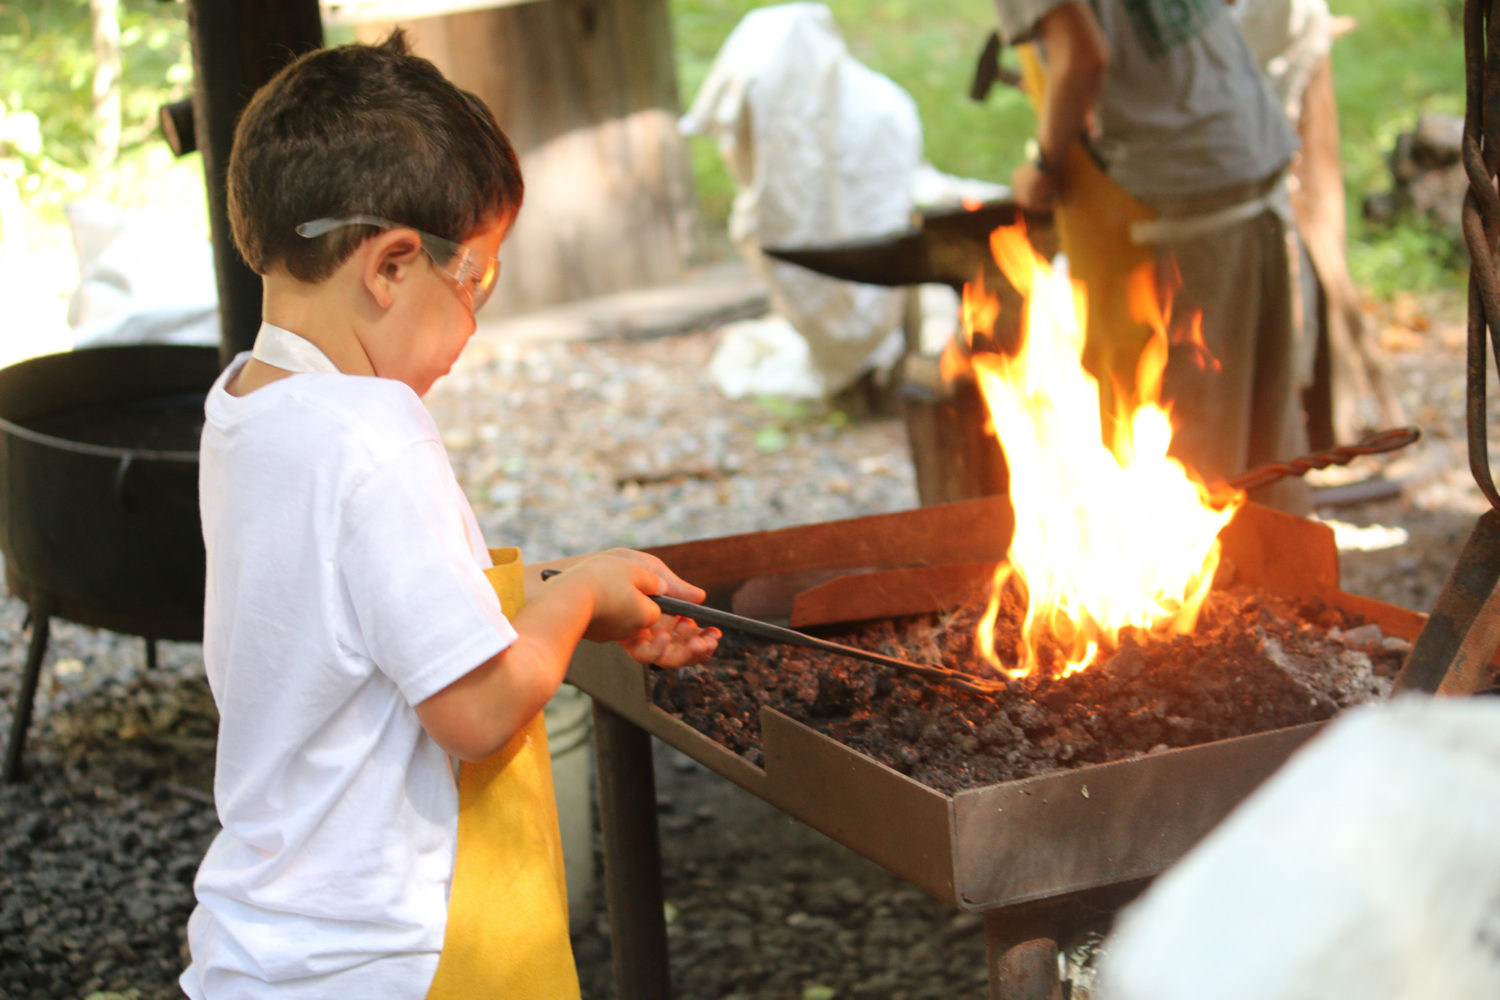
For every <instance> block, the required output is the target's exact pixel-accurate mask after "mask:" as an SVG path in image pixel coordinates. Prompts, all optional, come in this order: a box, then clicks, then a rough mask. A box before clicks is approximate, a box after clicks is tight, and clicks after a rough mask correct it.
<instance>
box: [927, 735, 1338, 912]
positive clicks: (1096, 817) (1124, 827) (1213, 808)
mask: <svg viewBox="0 0 1500 1000" xmlns="http://www.w3.org/2000/svg"><path fill="white" fill-rule="evenodd" d="M1321 727H1322V723H1311V724H1308V725H1304V726H1294V727H1291V728H1288V729H1278V730H1274V731H1271V732H1267V733H1258V734H1256V735H1253V736H1243V737H1239V738H1237V739H1232V740H1222V741H1219V742H1217V743H1205V744H1200V745H1198V746H1193V747H1184V748H1182V749H1178V750H1164V751H1161V752H1159V753H1155V754H1151V755H1149V756H1146V757H1136V758H1132V759H1130V760H1124V761H1118V762H1116V763H1113V764H1099V765H1096V766H1093V767H1085V768H1079V769H1077V770H1073V771H1063V772H1058V773H1054V774H1045V775H1040V776H1038V777H1035V778H1028V779H1025V780H1022V781H1011V782H1006V783H1004V784H1001V785H991V786H989V787H987V788H977V789H971V790H969V791H964V792H959V793H958V794H957V795H955V796H954V797H953V813H954V824H955V831H954V842H955V860H954V869H955V871H956V872H957V873H958V879H959V881H958V887H957V888H958V893H957V896H958V898H957V901H956V905H958V906H960V907H962V908H965V909H973V910H982V909H990V908H992V907H997V906H1011V905H1015V904H1018V903H1024V902H1029V901H1032V900H1038V899H1045V898H1049V897H1053V896H1061V895H1065V894H1067V893H1072V892H1077V891H1079V890H1083V889H1093V888H1098V887H1102V886H1108V885H1115V884H1118V883H1122V882H1128V881H1132V880H1134V879H1138V878H1143V877H1147V876H1151V875H1155V874H1157V873H1159V872H1161V871H1162V870H1163V869H1165V868H1166V867H1167V866H1168V865H1170V864H1172V863H1173V862H1174V861H1176V860H1177V859H1178V858H1179V857H1181V856H1182V854H1183V853H1184V852H1185V851H1187V849H1188V848H1190V847H1191V846H1193V844H1195V843H1197V842H1198V840H1199V839H1201V838H1202V837H1203V835H1204V834H1206V833H1207V832H1208V831H1209V830H1211V829H1212V828H1213V827H1214V825H1215V824H1217V823H1218V822H1219V821H1220V820H1222V819H1223V818H1224V817H1225V816H1226V815H1227V814H1228V813H1229V811H1230V810H1231V809H1233V808H1234V807H1235V805H1236V804H1237V803H1239V802H1240V800H1242V799H1243V798H1244V797H1245V796H1246V795H1248V794H1249V793H1250V792H1251V791H1252V790H1253V789H1254V788H1255V787H1256V786H1257V785H1259V784H1260V783H1261V782H1262V781H1263V780H1264V779H1265V778H1266V777H1267V776H1269V775H1270V774H1271V772H1272V771H1274V770H1275V769H1276V768H1277V767H1279V766H1280V765H1281V764H1282V762H1283V761H1285V760H1286V758H1287V757H1288V756H1289V755H1290V754H1291V753H1292V752H1293V751H1294V750H1296V749H1297V747H1299V746H1301V745H1302V744H1303V743H1304V742H1305V741H1306V740H1307V739H1309V738H1310V737H1311V736H1312V735H1313V734H1314V733H1316V732H1317V731H1318V730H1319V729H1320V728H1321Z"/></svg>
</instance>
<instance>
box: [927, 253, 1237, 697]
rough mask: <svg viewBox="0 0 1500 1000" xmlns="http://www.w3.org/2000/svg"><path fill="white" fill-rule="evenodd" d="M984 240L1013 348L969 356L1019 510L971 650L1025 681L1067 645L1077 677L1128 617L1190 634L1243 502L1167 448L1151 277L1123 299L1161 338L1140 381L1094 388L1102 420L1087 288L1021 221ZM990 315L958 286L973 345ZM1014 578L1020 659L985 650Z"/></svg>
mask: <svg viewBox="0 0 1500 1000" xmlns="http://www.w3.org/2000/svg"><path fill="white" fill-rule="evenodd" d="M990 243H991V249H992V250H993V252H994V255H995V260H996V262H997V263H998V264H999V265H1000V269H1001V271H1002V272H1003V273H1004V274H1005V276H1006V278H1007V279H1008V280H1009V281H1010V283H1011V284H1012V285H1013V286H1014V287H1015V288H1016V290H1017V291H1018V292H1020V294H1021V296H1022V297H1023V298H1024V299H1025V300H1026V305H1025V310H1024V314H1023V317H1022V334H1021V343H1020V347H1019V349H1018V351H1017V353H1016V354H1014V355H1013V356H1007V355H1001V354H993V353H974V354H972V355H971V356H970V358H969V363H970V364H971V365H972V368H973V371H974V374H975V377H976V378H977V380H978V383H979V387H980V390H981V392H982V393H983V396H984V399H985V403H986V405H987V406H988V408H989V413H990V420H991V423H992V428H991V429H992V430H993V431H994V433H995V435H996V437H997V438H998V439H999V440H1000V442H1001V443H1002V446H1003V447H1004V449H1005V458H1006V462H1007V464H1008V465H1009V467H1010V501H1011V506H1012V508H1013V509H1014V512H1015V534H1014V537H1013V539H1012V541H1011V546H1010V551H1009V553H1008V564H1007V565H1006V566H1003V567H1002V568H1001V570H1000V572H999V573H997V574H996V578H995V583H994V587H993V593H992V594H991V597H990V605H989V610H988V611H987V612H986V614H985V616H984V618H983V620H982V621H981V623H980V626H979V632H978V640H979V641H978V645H979V648H980V649H981V650H983V651H984V653H985V655H986V656H988V657H990V658H991V660H992V662H993V663H994V666H995V667H996V668H997V669H1001V670H1004V671H1006V672H1007V673H1009V674H1010V675H1011V676H1012V677H1020V676H1024V675H1026V674H1029V673H1032V672H1033V671H1035V670H1036V669H1037V666H1038V663H1039V660H1038V652H1037V651H1038V649H1039V646H1040V644H1041V643H1042V642H1043V641H1044V640H1046V641H1047V642H1048V644H1049V645H1056V646H1060V647H1061V649H1062V650H1063V651H1064V656H1065V659H1066V666H1065V667H1063V668H1062V670H1061V672H1062V673H1073V672H1075V671H1077V670H1081V669H1083V668H1084V667H1086V666H1087V665H1088V664H1089V663H1091V662H1092V661H1093V660H1094V658H1095V655H1096V654H1097V653H1098V652H1099V651H1100V650H1101V649H1109V648H1113V647H1114V645H1115V643H1116V641H1117V638H1118V635H1119V631H1120V629H1122V628H1124V627H1126V626H1134V627H1136V628H1139V629H1144V630H1147V631H1150V632H1155V633H1157V634H1162V635H1166V634H1178V633H1186V632H1191V631H1192V630H1193V627H1194V625H1195V623H1196V621H1197V616H1198V611H1199V608H1200V607H1201V606H1202V604H1203V600H1204V598H1206V597H1207V596H1208V591H1209V588H1210V586H1211V584H1212V582H1213V577H1214V571H1215V569H1216V568H1217V567H1218V564H1219V542H1218V538H1217V536H1218V533H1219V530H1220V529H1221V528H1222V527H1223V526H1224V525H1225V524H1226V523H1227V522H1228V521H1229V519H1230V518H1231V517H1232V516H1233V515H1234V512H1235V510H1237V509H1238V508H1239V505H1240V504H1241V503H1242V502H1243V500H1244V497H1243V494H1227V493H1223V492H1220V493H1218V494H1214V495H1210V491H1209V490H1208V489H1207V488H1205V486H1204V485H1203V483H1202V482H1201V480H1199V479H1198V478H1197V477H1196V476H1194V475H1193V474H1192V473H1190V472H1189V471H1188V470H1187V469H1185V468H1184V467H1183V465H1182V463H1180V462H1179V461H1177V460H1176V459H1175V458H1169V457H1168V456H1167V449H1168V446H1169V445H1170V444H1171V440H1172V427H1171V422H1170V418H1169V413H1168V411H1167V409H1165V408H1163V406H1162V405H1161V404H1160V389H1161V376H1162V371H1163V368H1164V367H1165V364H1166V357H1167V333H1166V323H1165V322H1164V321H1163V316H1162V310H1161V309H1160V308H1159V307H1158V305H1157V303H1156V301H1155V298H1154V295H1153V293H1152V288H1153V279H1152V275H1151V274H1150V273H1149V272H1142V273H1138V274H1136V275H1134V276H1132V280H1131V289H1132V293H1131V308H1132V311H1133V313H1134V318H1136V319H1137V320H1138V321H1141V322H1144V323H1147V324H1148V325H1149V326H1150V327H1151V328H1152V329H1153V330H1154V331H1155V332H1154V334H1153V336H1152V338H1151V340H1150V341H1149V342H1148V343H1147V346H1146V349H1145V351H1144V352H1143V353H1142V355H1141V359H1140V361H1139V363H1138V365H1137V368H1136V379H1135V382H1136V384H1135V385H1134V386H1133V387H1132V386H1116V387H1114V388H1115V391H1114V392H1112V393H1109V394H1107V395H1106V397H1104V398H1106V399H1109V400H1113V401H1114V402H1112V403H1111V404H1110V405H1112V407H1113V409H1114V412H1111V413H1109V414H1108V415H1107V416H1105V415H1101V412H1100V408H1101V405H1104V404H1102V403H1101V395H1100V391H1099V389H1100V387H1099V384H1098V381H1097V380H1096V379H1095V378H1094V376H1093V375H1091V374H1089V373H1088V372H1087V371H1086V370H1085V369H1084V367H1083V363H1082V360H1081V359H1082V356H1083V349H1084V330H1085V315H1086V302H1085V300H1084V295H1083V290H1082V288H1081V286H1075V285H1074V283H1073V282H1071V281H1070V280H1069V278H1068V275H1067V274H1066V272H1065V271H1063V270H1061V269H1054V268H1053V267H1052V266H1050V265H1049V264H1048V263H1047V262H1046V261H1045V260H1042V259H1041V258H1039V257H1038V256H1037V255H1036V253H1035V252H1034V251H1033V250H1032V248H1031V244H1030V243H1029V242H1028V241H1027V239H1026V234H1025V229H1024V227H1022V226H1015V227H1006V228H1003V229H999V230H996V231H995V233H994V234H993V235H992V236H991V240H990ZM997 315H998V304H997V303H996V301H995V300H994V298H993V297H992V296H990V295H988V294H986V293H985V292H984V290H983V289H981V288H977V287H975V286H972V285H971V286H969V287H967V288H966V289H965V294H964V310H963V317H964V329H965V331H966V333H967V334H968V336H969V337H970V338H971V340H972V339H973V337H974V336H975V335H976V334H989V333H991V330H992V327H993V324H994V321H995V319H996V317H997ZM1199 343H1200V344H1201V341H1200V342H1199ZM946 360H948V361H949V362H950V363H951V361H952V359H951V358H949V359H946ZM1203 360H1204V361H1205V363H1212V358H1209V357H1206V356H1205V357H1204V358H1203ZM1012 572H1013V573H1014V575H1015V577H1016V578H1017V581H1016V582H1018V583H1019V584H1021V585H1022V589H1023V592H1024V593H1025V595H1026V605H1027V607H1026V617H1025V622H1024V625H1023V627H1022V636H1023V640H1024V643H1025V651H1024V657H1025V659H1024V662H1022V663H1019V664H1016V663H1010V664H1004V663H1000V662H999V660H998V657H996V656H995V655H994V652H993V648H994V642H993V626H994V622H995V618H996V615H997V614H998V612H999V607H1000V593H1001V590H1002V588H1003V587H1004V586H1005V585H1006V583H1007V580H1008V579H1009V578H1010V576H1011V574H1012ZM1054 669H1056V668H1054Z"/></svg>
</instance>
